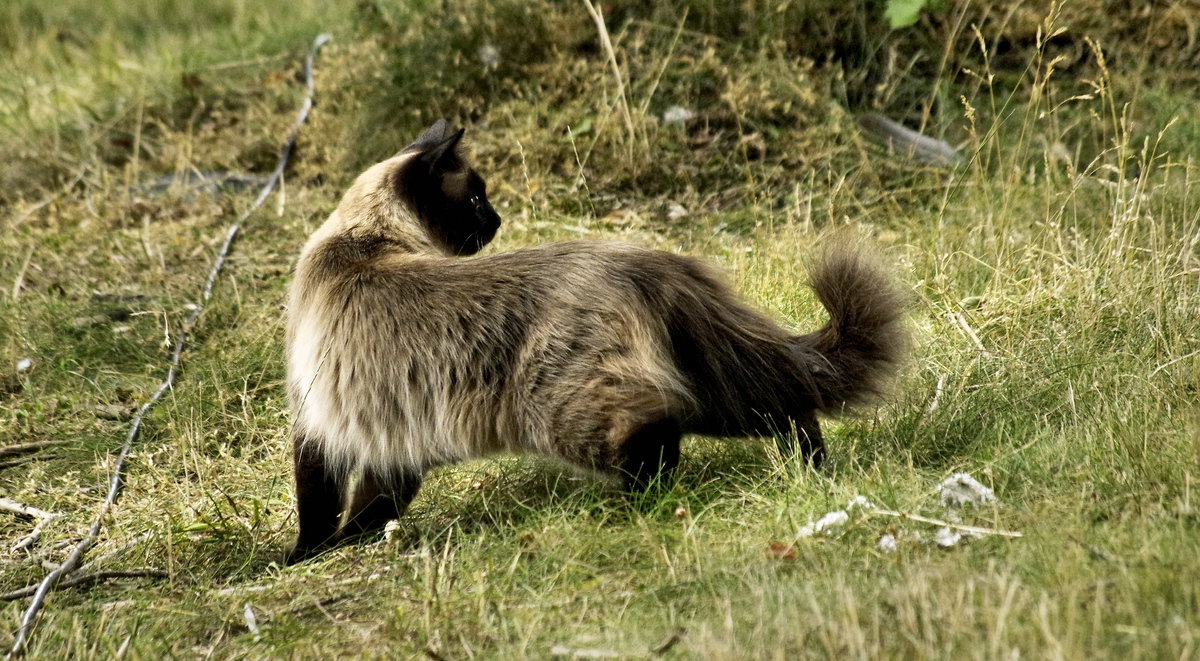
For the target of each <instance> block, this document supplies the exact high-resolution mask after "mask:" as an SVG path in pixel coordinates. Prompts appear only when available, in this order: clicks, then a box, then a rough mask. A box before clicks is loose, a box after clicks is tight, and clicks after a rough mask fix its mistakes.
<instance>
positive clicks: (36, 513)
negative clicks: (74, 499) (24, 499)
mask: <svg viewBox="0 0 1200 661" xmlns="http://www.w3.org/2000/svg"><path fill="white" fill-rule="evenodd" d="M0 510H7V511H9V512H12V513H13V514H20V515H21V516H28V517H31V518H34V519H47V518H52V517H54V516H57V515H55V514H53V513H51V512H47V511H46V510H40V509H38V508H36V507H30V506H29V505H26V504H25V503H18V502H17V501H15V500H12V499H11V498H3V497H0Z"/></svg>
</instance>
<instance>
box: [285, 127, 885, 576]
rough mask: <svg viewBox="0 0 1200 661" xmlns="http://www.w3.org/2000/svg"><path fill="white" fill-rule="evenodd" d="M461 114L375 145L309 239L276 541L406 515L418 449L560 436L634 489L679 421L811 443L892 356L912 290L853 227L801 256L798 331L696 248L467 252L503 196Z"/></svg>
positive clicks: (543, 447)
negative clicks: (407, 137) (482, 170)
mask: <svg viewBox="0 0 1200 661" xmlns="http://www.w3.org/2000/svg"><path fill="white" fill-rule="evenodd" d="M462 135H463V131H462V130H459V131H457V132H447V130H446V123H445V122H444V121H439V122H437V123H436V124H434V125H433V126H432V127H430V128H429V129H428V130H427V131H426V132H425V133H424V134H423V135H422V136H421V137H420V138H418V139H417V141H416V142H414V143H413V144H411V145H409V146H408V147H406V148H405V149H404V150H403V151H401V152H400V153H399V154H397V155H396V156H394V157H392V158H390V159H388V160H386V161H384V162H382V163H379V164H377V165H375V166H373V167H371V168H370V169H369V170H367V171H366V172H365V173H363V174H362V175H361V176H359V178H358V180H357V181H355V183H354V185H353V186H351V188H350V190H349V191H348V192H347V193H346V195H345V197H344V198H343V199H342V202H341V204H340V205H339V206H338V208H337V210H336V211H335V212H334V213H333V214H332V215H331V216H330V217H329V219H328V220H327V221H326V222H325V224H324V225H322V226H321V228H320V229H318V230H317V231H316V232H315V233H314V234H313V235H312V237H311V238H310V239H309V241H308V243H307V244H306V245H305V247H304V250H303V252H302V253H301V256H300V261H299V264H298V265H297V267H296V276H295V280H294V282H293V283H292V285H291V292H290V303H289V313H288V326H287V356H288V393H289V397H290V400H291V404H292V408H293V411H294V414H295V421H294V425H295V427H294V453H295V472H296V499H297V510H298V515H299V525H300V533H299V537H298V538H297V540H296V544H295V546H294V547H293V548H292V549H291V551H290V552H289V553H288V558H287V559H288V561H297V560H301V559H304V558H306V557H309V556H310V555H312V554H313V553H315V552H317V551H319V550H320V549H322V548H324V547H326V546H328V545H331V544H333V543H335V542H336V541H337V540H339V539H341V538H343V537H345V536H346V535H351V534H357V533H360V532H362V531H366V530H370V529H373V528H377V527H379V526H381V525H382V524H383V523H384V522H386V521H387V520H388V519H392V518H395V517H397V516H399V515H400V514H401V513H403V512H404V510H405V509H406V508H407V506H408V504H409V502H410V501H411V500H412V498H413V497H414V496H415V495H416V493H417V489H418V487H419V486H420V484H421V477H422V475H423V474H424V473H425V471H428V470H429V469H431V468H433V467H435V466H441V465H445V464H451V463H454V462H458V461H463V460H466V459H471V458H474V457H483V456H487V455H491V454H495V453H501V452H527V453H537V454H542V455H550V456H555V457H559V458H561V459H564V460H566V461H568V462H571V463H572V464H575V465H576V466H580V467H583V468H585V469H589V470H591V471H596V472H599V473H605V474H610V475H614V476H620V477H622V478H623V479H624V480H625V483H626V486H627V487H628V488H629V489H633V490H636V489H642V488H645V487H646V485H648V484H650V483H651V482H653V481H654V480H656V479H658V478H660V477H666V476H667V474H668V473H670V472H671V471H672V470H673V469H674V468H675V466H676V464H677V463H678V461H679V441H680V436H681V435H682V434H684V433H698V434H712V435H723V436H762V435H770V434H773V433H775V434H779V433H781V432H782V435H783V437H784V438H791V437H792V436H790V435H789V434H788V433H787V432H789V431H791V430H793V429H794V430H796V434H795V436H794V437H795V438H796V439H798V441H799V448H798V450H799V451H800V452H802V453H803V456H805V457H807V458H809V459H810V460H811V461H813V462H814V463H817V462H819V461H820V460H821V458H822V456H823V455H824V445H823V442H822V439H821V431H820V428H819V426H818V423H817V418H816V413H817V412H818V411H821V412H823V413H827V414H837V413H840V412H841V411H842V410H843V408H844V407H846V406H847V405H852V404H855V403H859V402H861V401H863V400H864V399H865V398H866V397H867V396H869V395H871V394H872V393H874V392H876V391H877V389H878V386H879V383H880V380H881V379H882V378H883V377H885V376H886V375H887V373H888V372H889V371H890V370H891V368H892V367H893V366H894V365H895V363H896V361H897V360H898V358H899V353H900V350H901V346H902V340H903V332H902V330H901V328H900V325H901V322H900V319H901V316H902V308H903V297H902V296H901V295H900V293H899V292H898V290H897V288H896V285H895V284H894V282H893V281H892V280H891V278H890V277H889V276H888V275H887V272H886V270H885V269H884V268H882V267H881V266H880V265H879V263H878V262H877V261H876V259H875V258H873V257H870V256H869V255H868V254H864V253H863V252H862V251H861V250H859V249H857V248H855V247H853V246H851V245H849V244H844V243H843V244H840V245H839V246H837V247H835V248H833V249H831V250H827V251H826V252H825V255H824V257H823V258H822V259H821V260H819V261H818V262H817V263H816V264H815V265H814V266H813V268H812V269H810V271H811V273H810V277H811V280H812V286H813V288H814V289H815V290H816V293H817V296H818V297H819V299H820V301H821V303H822V304H824V306H825V308H826V309H827V310H828V312H829V316H830V320H829V322H828V323H827V324H826V325H825V326H824V327H822V328H821V329H820V330H817V331H816V332H813V333H809V334H807V335H793V334H791V333H789V332H787V331H786V330H784V329H783V328H780V327H779V326H778V325H777V324H775V323H774V322H772V321H771V320H769V319H768V318H767V317H765V316H764V315H762V314H760V313H758V312H755V311H754V310H751V309H750V308H748V307H747V306H746V305H745V304H743V303H742V302H741V301H740V300H739V299H738V297H737V296H735V295H734V293H733V292H731V291H730V289H729V288H728V287H727V286H726V285H725V284H724V283H723V282H722V280H721V278H720V277H719V276H718V275H716V274H715V273H714V272H713V271H712V269H710V268H709V267H708V266H707V265H706V264H704V263H703V262H701V261H699V260H696V259H692V258H689V257H682V256H679V255H674V254H670V253H666V252H658V251H653V250H646V249H643V248H638V247H634V246H630V245H625V244H621V243H612V242H587V241H578V242H565V243H551V244H546V245H540V246H536V247H532V248H524V249H521V250H514V251H511V252H505V253H498V254H491V255H487V256H476V257H472V256H470V255H473V254H474V253H476V252H478V251H479V250H480V249H481V248H483V247H484V246H485V245H487V244H488V242H489V241H491V239H492V238H493V236H494V235H495V233H496V230H497V229H498V228H499V226H500V218H499V216H498V215H497V214H496V212H495V211H494V210H493V209H492V206H491V204H489V202H488V199H487V191H486V186H485V184H484V181H483V179H481V178H480V176H479V175H478V174H477V173H476V172H475V171H474V170H473V169H471V168H470V167H469V166H468V165H467V164H466V162H465V161H464V160H463V157H462V156H461V155H460V154H459V151H458V143H459V141H460V139H461V138H462ZM795 449H796V448H791V450H793V451H794V450H795ZM351 485H353V489H350V488H349V487H350V486H351ZM343 514H344V515H345V521H344V522H343V525H342V526H341V529H340V530H339V520H340V518H341V517H342V516H343Z"/></svg>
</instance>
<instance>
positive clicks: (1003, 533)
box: [868, 508, 1023, 538]
mask: <svg viewBox="0 0 1200 661" xmlns="http://www.w3.org/2000/svg"><path fill="white" fill-rule="evenodd" d="M868 511H869V512H870V513H871V514H882V515H883V516H894V517H896V518H898V519H908V520H909V521H917V522H920V523H929V524H932V525H935V526H943V527H945V528H951V529H953V530H961V531H963V532H970V533H975V534H978V535H998V536H1000V537H1010V538H1016V537H1022V536H1023V535H1021V533H1019V532H1017V531H1015V530H998V529H996V528H981V527H979V526H964V525H962V524H960V523H950V522H949V521H942V520H941V519H932V518H930V517H927V516H921V515H920V514H909V513H908V512H896V511H893V510H884V509H879V508H874V509H871V510H868Z"/></svg>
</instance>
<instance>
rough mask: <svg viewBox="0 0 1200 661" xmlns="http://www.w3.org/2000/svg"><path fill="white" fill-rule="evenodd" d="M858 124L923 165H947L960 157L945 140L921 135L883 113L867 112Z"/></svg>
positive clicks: (859, 119) (955, 161) (954, 162)
mask: <svg viewBox="0 0 1200 661" xmlns="http://www.w3.org/2000/svg"><path fill="white" fill-rule="evenodd" d="M858 125H859V126H860V127H862V129H863V130H864V131H866V132H867V133H869V134H871V135H872V136H874V137H875V138H877V139H879V140H881V141H882V142H883V143H884V144H886V145H888V146H889V147H891V148H892V149H895V150H896V151H898V152H901V153H904V154H907V155H908V156H910V157H912V158H913V159H915V160H917V161H918V162H921V163H924V164H925V165H939V166H949V165H955V164H957V163H958V162H959V161H960V159H961V157H960V156H959V153H958V150H957V149H955V148H954V147H951V146H950V145H949V144H947V143H946V142H945V141H942V140H938V139H936V138H931V137H929V136H927V135H921V134H920V133H917V132H916V131H914V130H912V129H910V128H908V127H905V126H903V125H901V124H899V123H897V122H894V121H892V120H890V119H888V118H887V117H884V116H883V115H878V114H876V113H868V114H866V115H863V116H862V117H859V118H858Z"/></svg>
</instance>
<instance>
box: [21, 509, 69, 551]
mask: <svg viewBox="0 0 1200 661" xmlns="http://www.w3.org/2000/svg"><path fill="white" fill-rule="evenodd" d="M57 518H58V515H57V514H51V515H50V516H44V517H42V518H41V519H39V520H38V522H37V525H35V526H34V527H33V530H31V531H29V534H28V535H26V536H24V537H22V538H21V539H20V540H18V541H17V543H16V544H13V547H12V549H11V550H12V552H13V553H17V552H19V551H24V550H25V549H27V548H29V547H30V546H33V543H34V542H36V541H37V540H38V538H39V537H41V536H42V530H43V529H45V527H46V524H48V523H50V522H51V521H54V520H55V519H57Z"/></svg>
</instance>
